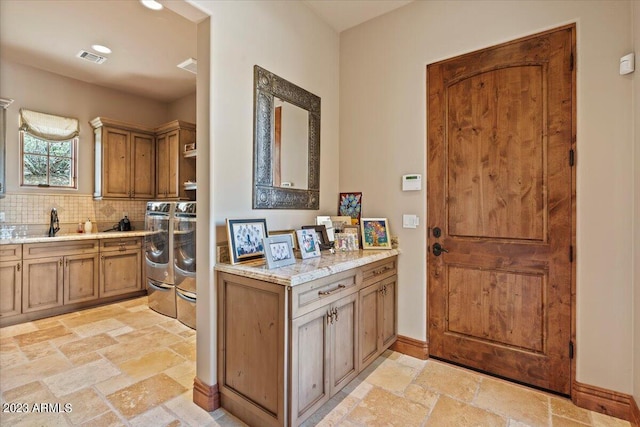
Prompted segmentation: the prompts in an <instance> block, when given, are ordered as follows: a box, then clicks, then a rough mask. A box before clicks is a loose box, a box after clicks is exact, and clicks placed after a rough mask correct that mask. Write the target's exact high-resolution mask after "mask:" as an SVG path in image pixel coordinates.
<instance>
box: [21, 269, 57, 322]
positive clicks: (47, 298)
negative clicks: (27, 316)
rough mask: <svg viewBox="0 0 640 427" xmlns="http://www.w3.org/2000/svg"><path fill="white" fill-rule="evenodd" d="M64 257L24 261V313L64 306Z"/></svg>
mask: <svg viewBox="0 0 640 427" xmlns="http://www.w3.org/2000/svg"><path fill="white" fill-rule="evenodd" d="M63 261H64V258H63V257H51V258H36V259H28V260H24V261H23V264H24V271H23V274H24V276H23V288H22V312H23V313H29V312H32V311H38V310H43V309H45V308H53V307H58V306H61V305H62V304H63V302H64V301H63V298H62V295H63V269H64V267H63Z"/></svg>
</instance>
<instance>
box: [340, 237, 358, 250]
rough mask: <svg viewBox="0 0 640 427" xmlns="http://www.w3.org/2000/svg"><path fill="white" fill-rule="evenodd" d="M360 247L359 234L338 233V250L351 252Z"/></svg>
mask: <svg viewBox="0 0 640 427" xmlns="http://www.w3.org/2000/svg"><path fill="white" fill-rule="evenodd" d="M358 249H360V246H359V245H358V235H357V234H353V233H336V251H341V252H350V251H357V250H358Z"/></svg>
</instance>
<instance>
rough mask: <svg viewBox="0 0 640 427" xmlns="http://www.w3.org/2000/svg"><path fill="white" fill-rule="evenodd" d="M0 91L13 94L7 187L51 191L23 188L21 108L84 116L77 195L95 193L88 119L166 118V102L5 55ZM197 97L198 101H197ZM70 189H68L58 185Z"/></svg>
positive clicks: (156, 121) (150, 121) (147, 122)
mask: <svg viewBox="0 0 640 427" xmlns="http://www.w3.org/2000/svg"><path fill="white" fill-rule="evenodd" d="M0 75H1V76H2V78H1V79H0V94H2V95H1V96H2V97H4V98H12V99H13V100H14V102H13V104H11V106H10V107H9V108H8V109H7V161H6V167H7V192H8V193H15V192H17V191H21V192H23V193H24V192H29V193H51V192H52V190H50V189H24V188H22V189H21V188H20V170H19V166H20V158H19V157H20V147H19V143H18V141H19V136H18V111H19V110H20V108H27V109H30V110H35V111H40V112H43V113H49V114H56V115H61V116H68V117H75V118H77V119H78V120H79V121H80V143H79V144H78V191H77V192H74V193H77V194H93V168H94V161H93V129H92V128H91V125H90V124H89V121H90V120H92V119H94V118H95V117H98V116H102V117H109V118H111V119H116V120H122V121H125V122H129V123H137V124H141V125H144V126H150V127H153V126H158V125H160V124H162V123H163V122H165V121H167V120H168V118H167V112H168V110H167V104H166V103H163V102H159V101H154V100H150V99H144V98H141V97H139V96H135V95H130V94H127V93H124V92H119V91H115V90H112V89H107V88H104V87H101V86H96V85H92V84H89V83H85V82H81V81H80V80H75V79H71V78H68V77H63V76H60V75H58V74H53V73H49V72H47V71H42V70H38V69H36V68H32V67H28V66H24V65H21V64H17V63H14V62H10V61H7V60H4V59H3V60H0ZM194 102H195V101H194ZM58 192H59V193H60V192H62V193H65V194H68V193H69V192H68V191H64V190H58Z"/></svg>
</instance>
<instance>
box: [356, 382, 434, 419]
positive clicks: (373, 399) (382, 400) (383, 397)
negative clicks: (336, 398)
mask: <svg viewBox="0 0 640 427" xmlns="http://www.w3.org/2000/svg"><path fill="white" fill-rule="evenodd" d="M428 414H429V410H428V409H427V408H426V407H424V406H422V405H419V404H417V403H414V402H411V401H409V400H407V399H402V398H401V397H399V396H397V395H395V394H393V393H390V392H388V391H386V390H382V389H380V388H378V387H374V388H373V389H372V390H371V391H370V392H369V393H368V394H367V395H366V396H365V398H364V399H362V401H361V402H360V403H359V404H358V405H357V406H356V407H355V408H354V409H353V410H352V411H351V413H350V414H349V415H348V417H347V418H348V419H349V420H350V421H352V422H355V423H359V424H362V425H366V426H398V427H409V426H421V425H422V423H423V422H424V420H425V418H426V417H427V415H428Z"/></svg>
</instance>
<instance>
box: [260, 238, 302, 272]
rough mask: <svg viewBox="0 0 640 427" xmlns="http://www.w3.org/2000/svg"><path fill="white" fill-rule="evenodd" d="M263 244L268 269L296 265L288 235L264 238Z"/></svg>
mask: <svg viewBox="0 0 640 427" xmlns="http://www.w3.org/2000/svg"><path fill="white" fill-rule="evenodd" d="M263 243H264V251H265V257H266V258H267V267H268V268H269V269H272V268H278V267H284V266H285V265H291V264H295V263H296V257H295V255H294V254H293V245H292V242H291V235H290V234H281V235H278V236H271V237H265V238H264V239H263Z"/></svg>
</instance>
